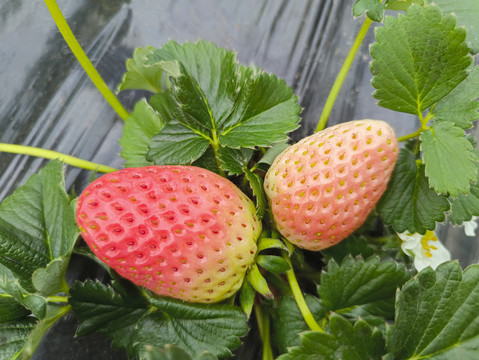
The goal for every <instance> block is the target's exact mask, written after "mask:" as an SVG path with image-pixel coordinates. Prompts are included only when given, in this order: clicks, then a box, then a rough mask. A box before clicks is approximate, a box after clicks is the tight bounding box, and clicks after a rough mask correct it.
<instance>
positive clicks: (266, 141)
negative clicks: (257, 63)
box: [219, 73, 301, 148]
mask: <svg viewBox="0 0 479 360" xmlns="http://www.w3.org/2000/svg"><path fill="white" fill-rule="evenodd" d="M297 100H298V98H297V97H296V96H295V95H294V94H293V90H292V89H291V88H290V87H289V86H287V84H286V82H285V81H284V80H282V79H279V78H277V77H276V76H275V75H270V74H266V73H260V74H258V75H257V76H256V77H254V78H253V79H248V80H247V81H246V83H245V84H244V86H243V88H242V91H241V93H240V96H239V98H238V101H237V104H236V107H235V109H234V110H233V112H232V113H231V115H230V116H229V117H228V118H227V119H226V121H225V122H224V123H223V124H222V125H221V127H220V128H219V134H220V135H219V140H220V143H221V144H222V145H223V146H228V147H233V148H239V147H248V148H254V147H255V146H259V147H269V146H271V145H273V144H274V143H277V142H282V141H285V140H287V134H288V133H289V132H291V131H293V130H295V129H296V128H297V127H298V121H299V113H300V112H301V107H300V106H299V105H298V104H297Z"/></svg>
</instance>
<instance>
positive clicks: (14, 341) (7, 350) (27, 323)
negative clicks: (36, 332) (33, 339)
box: [0, 317, 37, 360]
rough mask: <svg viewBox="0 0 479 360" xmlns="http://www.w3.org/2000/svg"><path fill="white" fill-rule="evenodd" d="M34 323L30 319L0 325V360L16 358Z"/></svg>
mask: <svg viewBox="0 0 479 360" xmlns="http://www.w3.org/2000/svg"><path fill="white" fill-rule="evenodd" d="M36 323H37V320H36V319H35V318H32V317H28V318H25V319H23V320H17V321H12V322H6V323H0V360H12V359H16V358H17V357H18V355H19V354H20V352H21V349H22V347H23V345H24V343H25V341H26V340H27V338H28V335H29V334H30V332H31V331H32V330H33V328H34V326H35V324H36Z"/></svg>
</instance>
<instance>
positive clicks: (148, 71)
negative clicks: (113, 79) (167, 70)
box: [117, 46, 164, 93]
mask: <svg viewBox="0 0 479 360" xmlns="http://www.w3.org/2000/svg"><path fill="white" fill-rule="evenodd" d="M154 50H155V49H154V48H153V47H152V46H147V47H146V48H144V49H143V48H137V49H136V50H135V52H134V53H133V59H128V60H127V62H126V70H127V71H126V73H125V74H124V75H123V79H122V80H121V83H120V84H119V85H118V88H117V91H118V92H120V91H123V90H129V89H138V90H147V91H151V92H153V93H158V92H161V91H162V90H163V87H164V74H163V67H162V66H161V64H158V65H156V64H153V65H146V62H147V61H148V56H149V55H150V54H152V53H153V51H154Z"/></svg>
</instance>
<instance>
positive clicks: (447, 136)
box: [420, 122, 478, 197]
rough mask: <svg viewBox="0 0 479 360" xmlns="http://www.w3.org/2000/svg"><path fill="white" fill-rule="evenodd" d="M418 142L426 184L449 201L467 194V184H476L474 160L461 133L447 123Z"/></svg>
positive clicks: (434, 128)
mask: <svg viewBox="0 0 479 360" xmlns="http://www.w3.org/2000/svg"><path fill="white" fill-rule="evenodd" d="M420 139H421V150H422V156H423V159H424V163H425V165H426V176H427V177H428V179H429V184H430V185H431V186H432V187H433V188H434V189H435V190H436V191H437V192H438V193H443V194H449V195H451V196H453V197H454V196H457V195H459V193H463V194H466V193H468V192H469V188H470V182H471V181H476V180H477V166H476V163H477V161H478V159H477V156H476V154H475V153H474V152H473V147H472V144H471V143H470V142H469V141H468V140H467V139H466V138H465V137H464V130H462V129H461V128H458V127H457V126H454V124H453V123H451V122H440V123H435V124H433V125H432V126H431V128H430V129H429V130H426V131H425V132H423V133H422V134H421V137H420Z"/></svg>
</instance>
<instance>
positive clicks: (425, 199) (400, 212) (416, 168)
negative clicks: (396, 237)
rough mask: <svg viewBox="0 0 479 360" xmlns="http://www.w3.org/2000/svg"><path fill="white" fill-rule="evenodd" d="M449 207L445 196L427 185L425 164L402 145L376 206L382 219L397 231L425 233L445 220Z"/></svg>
mask: <svg viewBox="0 0 479 360" xmlns="http://www.w3.org/2000/svg"><path fill="white" fill-rule="evenodd" d="M449 207H450V205H449V202H448V200H447V198H446V197H445V196H444V195H439V194H437V193H436V192H435V191H434V190H433V189H431V188H430V187H429V183H428V179H427V178H426V177H425V175H424V165H416V158H415V156H414V154H413V153H412V152H411V151H409V150H406V149H401V150H400V152H399V157H398V160H397V162H396V167H395V168H394V172H393V174H392V176H391V179H390V181H389V184H388V189H387V190H386V192H385V193H384V195H383V197H382V198H381V200H380V201H379V203H378V206H377V209H378V211H379V213H380V214H381V216H382V218H383V221H384V222H385V223H386V224H387V225H392V226H393V227H394V230H396V231H397V232H398V233H402V232H405V231H409V232H410V233H411V234H413V233H416V232H417V233H420V234H424V233H425V232H426V231H427V230H434V229H435V228H436V222H442V221H444V219H445V215H444V212H445V211H447V210H449Z"/></svg>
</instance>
